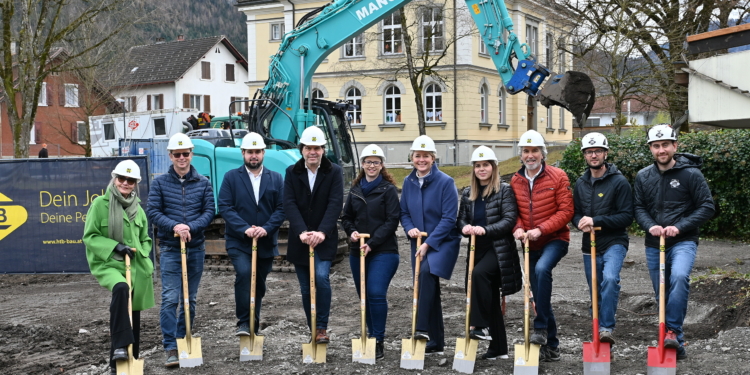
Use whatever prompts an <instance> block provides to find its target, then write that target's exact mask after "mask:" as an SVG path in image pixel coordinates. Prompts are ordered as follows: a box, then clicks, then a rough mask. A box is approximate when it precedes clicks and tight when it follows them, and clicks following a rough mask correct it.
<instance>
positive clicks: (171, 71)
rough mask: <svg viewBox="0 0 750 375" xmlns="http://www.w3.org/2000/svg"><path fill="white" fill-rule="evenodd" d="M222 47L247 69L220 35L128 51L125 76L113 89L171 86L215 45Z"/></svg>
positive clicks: (240, 58) (138, 47)
mask: <svg viewBox="0 0 750 375" xmlns="http://www.w3.org/2000/svg"><path fill="white" fill-rule="evenodd" d="M219 43H222V44H224V46H225V47H226V48H227V49H228V50H229V51H230V52H231V53H232V54H233V55H234V56H235V58H236V59H237V62H238V63H240V65H242V66H243V67H244V68H245V69H247V60H246V59H245V57H244V56H243V55H242V54H241V53H240V52H239V51H238V50H237V49H236V48H235V47H234V45H232V43H231V42H229V39H227V38H226V37H225V36H224V35H219V36H212V37H207V38H199V39H192V40H182V41H179V40H177V41H172V42H165V43H156V44H149V45H143V46H135V47H132V48H130V52H129V54H128V57H127V61H128V62H127V63H126V65H125V69H126V71H125V74H123V76H122V78H121V79H120V80H119V82H118V84H117V86H136V85H153V84H159V83H168V82H174V81H176V80H178V79H180V78H181V77H182V76H183V75H184V74H185V72H187V71H188V69H190V68H191V67H192V66H193V65H195V64H196V63H197V62H198V61H199V60H200V59H201V58H202V57H203V56H204V55H205V54H206V53H208V52H209V51H210V50H211V49H212V48H214V47H215V46H216V45H217V44H219Z"/></svg>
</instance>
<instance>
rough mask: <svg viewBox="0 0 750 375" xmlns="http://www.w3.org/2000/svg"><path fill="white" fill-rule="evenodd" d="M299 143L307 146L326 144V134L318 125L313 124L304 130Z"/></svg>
mask: <svg viewBox="0 0 750 375" xmlns="http://www.w3.org/2000/svg"><path fill="white" fill-rule="evenodd" d="M299 143H302V144H303V145H307V146H325V145H326V136H325V134H323V131H322V130H320V128H319V127H317V126H311V127H309V128H307V129H305V131H303V132H302V136H301V137H300V140H299Z"/></svg>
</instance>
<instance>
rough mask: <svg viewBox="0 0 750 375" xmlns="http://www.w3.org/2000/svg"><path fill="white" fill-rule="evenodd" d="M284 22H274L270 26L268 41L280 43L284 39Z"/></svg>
mask: <svg viewBox="0 0 750 375" xmlns="http://www.w3.org/2000/svg"><path fill="white" fill-rule="evenodd" d="M284 29H285V25H284V22H273V23H271V24H270V25H269V32H268V40H269V41H271V42H280V41H281V39H283V38H284V31H285V30H284Z"/></svg>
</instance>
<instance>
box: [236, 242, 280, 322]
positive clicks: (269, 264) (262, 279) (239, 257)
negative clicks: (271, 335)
mask: <svg viewBox="0 0 750 375" xmlns="http://www.w3.org/2000/svg"><path fill="white" fill-rule="evenodd" d="M227 254H229V259H231V260H232V265H233V266H234V272H235V276H234V303H235V314H236V316H237V326H238V327H239V326H240V325H241V324H247V325H248V326H249V325H250V277H251V276H252V263H253V262H252V260H253V256H252V254H248V253H246V252H244V251H242V250H238V249H232V248H229V249H227ZM256 261H257V262H258V264H257V265H256V266H255V267H256V268H255V333H258V330H259V327H260V307H261V304H262V303H263V297H264V296H265V295H266V278H267V277H268V274H269V273H271V270H272V269H273V258H265V259H261V258H258V259H256Z"/></svg>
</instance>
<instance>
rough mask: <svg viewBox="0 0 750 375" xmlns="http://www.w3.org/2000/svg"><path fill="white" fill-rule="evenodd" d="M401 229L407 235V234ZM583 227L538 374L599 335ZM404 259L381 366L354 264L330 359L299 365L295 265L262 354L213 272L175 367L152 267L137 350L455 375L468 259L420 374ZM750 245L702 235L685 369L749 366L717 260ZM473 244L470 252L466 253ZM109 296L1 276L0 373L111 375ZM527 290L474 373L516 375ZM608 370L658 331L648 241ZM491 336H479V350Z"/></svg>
mask: <svg viewBox="0 0 750 375" xmlns="http://www.w3.org/2000/svg"><path fill="white" fill-rule="evenodd" d="M399 234H400V235H401V234H402V233H399ZM580 241H581V236H580V233H574V234H573V240H572V243H571V246H570V251H569V253H568V255H567V256H566V257H565V258H564V259H563V260H562V262H561V263H560V265H558V267H557V268H556V269H555V271H554V278H555V281H554V289H553V308H554V310H555V314H556V317H557V321H558V324H559V326H560V328H559V330H560V334H559V336H560V339H561V345H560V348H561V351H562V360H561V361H560V362H557V363H542V364H541V365H540V368H539V373H540V374H566V375H567V374H581V373H583V364H582V342H583V341H589V340H590V339H591V338H590V336H591V320H590V318H589V312H588V308H589V296H588V288H587V287H586V282H585V277H584V273H583V269H582V260H581V255H580V254H581V253H580V250H579V249H580ZM400 246H401V255H402V256H401V264H400V267H399V270H398V272H397V274H396V277H395V278H394V280H393V282H392V284H391V287H390V289H389V303H390V311H389V316H388V323H387V332H386V357H385V359H384V360H381V361H378V362H377V364H376V365H362V364H353V363H352V362H351V338H354V337H358V336H359V316H360V315H359V305H358V300H357V297H356V293H355V289H354V284H353V281H352V279H351V274H350V271H349V265H348V262H347V261H344V262H341V263H339V264H337V265H335V266H334V267H333V269H332V272H331V283H332V287H333V302H332V310H333V311H332V314H331V319H330V323H329V329H330V334H331V344H329V346H328V358H327V361H328V362H327V363H326V364H309V365H307V364H303V363H302V356H301V344H302V343H303V342H306V340H307V338H308V334H307V329H306V327H305V325H304V313H303V311H302V307H301V298H300V294H299V285H298V282H297V279H296V277H295V275H294V274H292V273H272V274H271V275H270V276H269V279H268V284H269V288H270V290H269V293H268V294H267V296H266V299H265V300H264V305H263V313H262V322H261V328H262V331H261V332H262V334H264V335H265V337H266V338H265V348H264V352H263V353H264V359H263V361H262V362H242V363H240V362H239V361H238V357H239V340H238V339H237V338H236V337H235V336H234V328H235V318H234V295H233V282H234V275H233V272H220V271H207V272H206V273H205V274H204V276H203V281H202V283H201V289H200V291H199V294H198V309H197V310H198V311H197V318H196V320H195V327H194V332H195V334H196V335H199V336H201V337H202V344H203V358H204V365H203V366H201V367H198V368H192V369H181V370H170V369H166V368H164V366H163V361H164V359H165V358H164V353H163V351H162V349H161V331H160V330H159V309H158V306H159V299H158V296H159V291H160V282H159V276H158V271H157V272H156V273H155V274H154V276H155V278H154V282H155V284H156V288H155V289H156V294H157V307H154V308H152V309H150V310H147V311H145V312H143V313H142V318H141V319H142V338H141V357H142V358H145V366H146V370H145V372H146V374H176V373H178V372H180V373H186V374H236V373H253V374H255V373H258V374H329V373H336V374H382V373H389V374H409V373H414V374H417V373H424V374H427V373H429V374H447V373H453V371H452V369H451V367H452V355H453V347H452V346H453V345H455V338H456V337H460V336H462V335H463V324H464V311H465V310H464V309H465V306H464V303H463V301H464V298H465V295H464V291H463V274H464V264H465V259H466V258H465V256H464V255H463V254H462V257H461V258H459V264H458V266H457V267H456V269H455V271H454V273H453V274H454V278H453V280H450V281H443V282H444V284H443V289H442V291H443V292H442V296H443V309H444V314H445V315H444V319H445V326H446V335H445V337H446V345H447V347H446V353H445V355H444V356H437V357H435V356H431V357H428V358H427V359H426V360H425V368H424V370H423V371H407V370H403V369H400V368H399V353H400V349H401V341H400V340H401V338H403V337H405V336H406V335H407V334H408V333H409V330H410V319H411V302H410V301H411V280H410V276H409V272H410V267H409V264H408V257H407V256H406V254H407V249H408V248H407V246H406V242H405V240H404V239H403V238H402V239H401V242H400ZM748 250H750V247H749V246H748V244H742V243H730V242H720V241H702V242H701V244H700V246H699V256H698V259H697V260H696V267H695V271H694V273H693V277H694V279H695V280H696V281H695V282H694V284H693V286H692V290H691V297H690V305H689V308H688V317H687V319H686V325H685V331H686V339H687V341H688V346H687V348H688V352H689V358H688V359H687V360H685V361H681V362H679V363H678V371H677V372H678V374H750V342H749V341H748V340H747V337H749V336H750V327H748V323H749V318H750V303H748V301H747V296H748V295H750V283H749V282H747V281H734V280H729V279H726V278H724V277H722V276H721V275H720V274H717V273H716V272H715V271H712V270H711V269H709V268H710V267H718V268H720V269H722V270H726V271H737V272H740V273H748V272H750V252H749V251H748ZM462 253H465V250H462ZM109 301H110V295H109V293H108V292H107V291H106V290H105V289H103V288H101V287H99V286H98V284H97V283H96V281H95V280H94V279H93V277H91V276H90V275H0V373H3V374H60V373H65V374H87V375H91V374H108V368H107V365H106V356H107V354H108V348H109V332H108V331H109V329H108V308H109ZM522 317H523V307H522V295H521V294H520V293H519V294H515V295H513V296H511V297H509V298H508V310H507V316H506V322H507V331H508V336H509V341H510V342H511V346H510V351H511V352H510V356H511V359H509V360H496V361H482V360H478V361H477V362H476V366H475V373H496V374H512V373H513V362H512V358H513V356H514V353H513V346H512V344H513V343H520V342H521V339H522V336H521V335H522V333H521V332H520V331H521V328H522ZM617 318H618V322H617V330H616V331H615V336H616V338H617V340H618V342H617V345H616V346H615V347H614V355H613V358H614V360H613V363H612V364H611V373H612V374H645V373H646V370H647V366H646V358H647V355H646V347H647V346H649V345H654V343H655V340H656V337H657V328H656V322H657V315H656V304H655V303H654V299H653V292H652V290H651V284H650V281H649V278H648V272H647V269H646V265H645V256H644V252H643V239H642V238H639V237H636V238H632V239H631V245H630V252H629V253H628V256H627V259H626V266H625V268H623V271H622V292H621V297H620V306H619V310H618V315H617ZM486 345H487V344H484V343H482V344H480V350H479V353H480V355H481V353H483V352H484V351H485V350H486Z"/></svg>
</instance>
